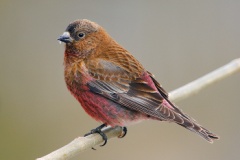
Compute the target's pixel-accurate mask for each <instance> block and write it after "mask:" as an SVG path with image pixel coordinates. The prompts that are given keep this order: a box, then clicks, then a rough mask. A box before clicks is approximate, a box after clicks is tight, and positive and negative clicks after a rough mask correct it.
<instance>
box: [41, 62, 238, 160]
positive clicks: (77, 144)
mask: <svg viewBox="0 0 240 160" xmlns="http://www.w3.org/2000/svg"><path fill="white" fill-rule="evenodd" d="M239 71H240V58H239V59H235V60H233V61H232V62H230V63H228V64H226V65H224V66H222V67H220V68H218V69H217V70H215V71H213V72H211V73H208V74H207V75H205V76H203V77H201V78H199V79H197V80H195V81H193V82H190V83H188V84H186V85H184V86H182V87H180V88H178V89H176V90H174V91H172V92H170V94H169V98H170V99H171V100H173V101H179V100H182V99H184V98H187V97H189V96H190V95H193V94H196V93H197V92H199V91H200V90H202V89H204V88H205V87H207V86H209V85H211V84H213V83H215V82H217V81H219V80H222V79H223V78H226V77H228V76H230V75H232V74H234V73H236V72H239ZM103 132H104V133H105V134H106V135H107V137H108V139H110V138H114V137H118V136H120V135H121V134H122V128H121V127H115V128H111V127H107V128H104V129H103ZM101 143H103V139H102V137H101V136H100V135H99V134H93V135H89V136H87V137H78V138H76V139H75V140H73V141H72V142H70V143H69V144H67V145H66V146H64V147H62V148H60V149H58V150H56V151H54V152H52V153H50V154H48V155H46V156H44V157H42V158H38V159H37V160H70V159H71V158H73V157H75V156H76V155H78V154H79V153H80V152H82V151H85V150H87V149H89V148H92V147H94V146H95V145H99V144H101Z"/></svg>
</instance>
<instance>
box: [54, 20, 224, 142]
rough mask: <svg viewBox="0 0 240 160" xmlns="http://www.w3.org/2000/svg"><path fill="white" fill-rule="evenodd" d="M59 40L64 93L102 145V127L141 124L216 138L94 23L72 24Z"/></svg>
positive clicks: (79, 21) (209, 139)
mask: <svg viewBox="0 0 240 160" xmlns="http://www.w3.org/2000/svg"><path fill="white" fill-rule="evenodd" d="M58 40H59V41H61V42H64V43H65V44H66V45H65V53H64V67H65V70H64V75H65V81H66V85H67V88H68V89H69V91H70V92H71V94H72V95H73V96H74V97H75V98H76V99H77V100H78V101H79V103H80V104H81V106H82V107H83V109H84V110H85V111H86V112H87V113H88V114H89V115H90V116H91V117H92V118H94V119H95V120H96V121H99V122H102V123H103V125H101V126H99V127H98V128H96V129H95V130H92V132H91V133H99V134H100V135H101V136H102V137H103V139H104V140H105V142H106V141H107V137H106V135H104V134H103V133H102V132H101V129H102V128H103V127H104V126H107V125H108V126H112V127H115V126H122V127H125V126H128V125H130V124H133V123H136V122H140V121H142V120H158V121H168V122H174V123H176V124H178V125H180V126H182V127H185V128H186V129H188V130H190V131H193V132H195V133H197V134H198V135H200V136H201V137H203V138H204V139H206V140H207V141H208V142H210V143H212V142H213V140H214V139H218V138H219V137H218V136H217V135H215V134H213V133H212V132H210V131H209V130H207V129H206V128H204V127H202V126H201V125H199V124H198V123H197V122H196V121H195V120H194V119H192V118H191V117H189V116H188V115H187V114H185V113H183V112H182V111H181V110H180V109H179V108H178V107H177V106H176V105H175V104H173V103H172V102H171V101H170V100H169V99H168V93H167V92H166V91H165V90H164V89H163V88H162V86H161V85H160V84H159V83H158V82H157V80H156V79H155V78H154V76H153V75H152V74H151V73H150V72H148V71H147V70H146V69H144V67H143V66H142V64H141V63H139V61H138V60H136V59H135V58H134V57H133V56H132V55H131V54H130V53H129V52H128V51H127V50H126V49H124V48H123V47H122V46H120V45H119V44H118V43H117V42H116V41H115V40H114V39H112V38H111V37H110V35H109V34H108V33H107V32H106V31H105V30H104V29H103V28H102V27H101V26H100V25H98V24H97V23H95V22H91V21H89V20H87V19H82V20H76V21H74V22H72V23H70V24H69V25H68V27H67V29H66V30H65V32H64V33H63V35H61V36H60V37H59V39H58ZM125 129H126V128H125ZM125 131H126V130H125Z"/></svg>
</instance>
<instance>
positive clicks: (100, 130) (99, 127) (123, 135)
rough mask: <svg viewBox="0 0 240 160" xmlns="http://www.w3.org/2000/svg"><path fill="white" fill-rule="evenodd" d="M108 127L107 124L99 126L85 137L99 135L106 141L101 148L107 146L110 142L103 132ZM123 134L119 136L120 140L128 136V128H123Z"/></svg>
mask: <svg viewBox="0 0 240 160" xmlns="http://www.w3.org/2000/svg"><path fill="white" fill-rule="evenodd" d="M106 126H107V125H106V124H102V125H100V126H98V127H97V128H95V129H92V130H91V131H90V132H89V133H87V134H85V135H84V137H86V136H88V135H90V134H94V133H98V134H99V135H100V136H101V137H102V139H103V140H104V143H103V144H102V145H100V146H101V147H102V146H105V145H106V144H107V141H108V137H107V136H106V134H105V133H104V132H103V131H102V129H103V128H104V127H106ZM122 131H123V132H122V134H121V135H119V136H118V138H123V137H125V136H126V134H127V128H126V127H122ZM92 149H93V150H96V149H95V148H92Z"/></svg>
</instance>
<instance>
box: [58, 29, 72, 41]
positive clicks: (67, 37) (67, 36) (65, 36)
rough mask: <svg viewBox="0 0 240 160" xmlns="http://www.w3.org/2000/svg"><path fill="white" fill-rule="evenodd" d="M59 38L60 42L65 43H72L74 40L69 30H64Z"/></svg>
mask: <svg viewBox="0 0 240 160" xmlns="http://www.w3.org/2000/svg"><path fill="white" fill-rule="evenodd" d="M57 40H59V42H60V43H61V42H64V43H70V42H72V41H73V39H72V38H71V36H70V34H69V32H64V33H63V34H62V35H61V36H60V37H59V38H58V39H57Z"/></svg>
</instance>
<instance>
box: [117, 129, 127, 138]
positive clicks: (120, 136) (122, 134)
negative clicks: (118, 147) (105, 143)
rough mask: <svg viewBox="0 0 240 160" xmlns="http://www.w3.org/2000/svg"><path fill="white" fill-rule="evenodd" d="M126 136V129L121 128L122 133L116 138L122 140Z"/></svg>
mask: <svg viewBox="0 0 240 160" xmlns="http://www.w3.org/2000/svg"><path fill="white" fill-rule="evenodd" d="M126 134H127V127H122V133H121V135H119V136H118V138H123V137H125V136H126Z"/></svg>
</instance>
